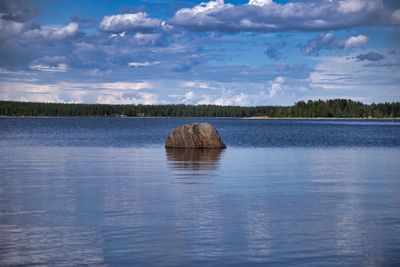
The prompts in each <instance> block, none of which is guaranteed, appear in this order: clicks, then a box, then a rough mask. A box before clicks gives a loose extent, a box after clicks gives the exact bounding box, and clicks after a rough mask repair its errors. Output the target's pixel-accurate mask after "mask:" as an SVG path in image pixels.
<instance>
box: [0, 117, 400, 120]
mask: <svg viewBox="0 0 400 267" xmlns="http://www.w3.org/2000/svg"><path fill="white" fill-rule="evenodd" d="M0 118H38V119H56V118H114V119H237V120H400V117H396V118H357V117H351V118H338V117H317V118H309V117H134V116H132V117H129V116H124V117H119V116H0Z"/></svg>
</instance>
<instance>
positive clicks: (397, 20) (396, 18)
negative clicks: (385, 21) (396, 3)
mask: <svg viewBox="0 0 400 267" xmlns="http://www.w3.org/2000/svg"><path fill="white" fill-rule="evenodd" d="M392 22H393V24H395V25H398V24H400V9H397V10H395V11H394V12H393V14H392Z"/></svg>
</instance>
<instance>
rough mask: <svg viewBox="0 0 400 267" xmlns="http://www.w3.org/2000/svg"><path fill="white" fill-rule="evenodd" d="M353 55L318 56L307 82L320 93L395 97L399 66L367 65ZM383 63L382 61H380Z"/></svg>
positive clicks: (397, 96) (397, 94)
mask: <svg viewBox="0 0 400 267" xmlns="http://www.w3.org/2000/svg"><path fill="white" fill-rule="evenodd" d="M355 57H356V54H355V55H353V56H352V57H336V56H329V57H320V58H319V59H318V60H319V63H318V64H317V66H316V67H315V70H314V71H313V72H311V73H310V83H311V86H313V87H314V88H319V90H321V92H325V95H326V96H329V93H328V92H330V93H334V94H341V95H349V94H352V95H353V96H354V97H371V96H373V97H371V99H374V98H375V99H382V98H390V97H392V99H398V98H399V97H400V95H399V90H398V89H399V87H398V84H399V83H400V78H399V77H400V75H398V74H399V73H400V66H392V67H391V68H390V69H388V68H386V67H381V66H374V65H371V64H370V66H368V67H366V65H365V63H364V62H362V61H356V60H354V58H355ZM379 64H384V62H382V63H381V62H379Z"/></svg>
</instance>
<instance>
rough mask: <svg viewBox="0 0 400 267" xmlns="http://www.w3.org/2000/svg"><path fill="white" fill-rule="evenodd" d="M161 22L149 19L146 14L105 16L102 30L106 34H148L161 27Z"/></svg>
mask: <svg viewBox="0 0 400 267" xmlns="http://www.w3.org/2000/svg"><path fill="white" fill-rule="evenodd" d="M161 23H162V22H161V20H159V19H152V18H149V17H148V14H147V13H145V12H138V13H129V14H116V15H111V16H105V17H104V18H103V20H102V21H101V23H100V29H101V30H103V31H106V32H112V33H121V32H125V31H132V32H148V31H152V30H155V29H158V28H160V27H161Z"/></svg>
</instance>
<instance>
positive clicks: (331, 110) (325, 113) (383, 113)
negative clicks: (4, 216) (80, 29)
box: [0, 99, 400, 118]
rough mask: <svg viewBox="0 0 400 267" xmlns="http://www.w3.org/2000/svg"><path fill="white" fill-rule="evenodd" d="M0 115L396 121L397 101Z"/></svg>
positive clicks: (6, 105)
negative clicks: (381, 119)
mask: <svg viewBox="0 0 400 267" xmlns="http://www.w3.org/2000/svg"><path fill="white" fill-rule="evenodd" d="M0 116H101V117H102V116H107V117H108V116H115V117H123V116H127V117H256V116H268V117H290V118H296V117H297V118H299V117H304V118H395V117H400V102H395V103H381V104H369V105H367V104H363V103H361V102H356V101H352V100H347V99H333V100H326V101H323V100H317V101H312V100H309V101H307V102H304V101H300V102H297V103H296V104H294V105H293V106H255V107H240V106H216V105H105V104H60V103H36V102H14V101H0Z"/></svg>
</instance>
